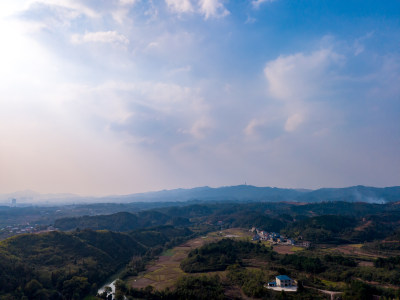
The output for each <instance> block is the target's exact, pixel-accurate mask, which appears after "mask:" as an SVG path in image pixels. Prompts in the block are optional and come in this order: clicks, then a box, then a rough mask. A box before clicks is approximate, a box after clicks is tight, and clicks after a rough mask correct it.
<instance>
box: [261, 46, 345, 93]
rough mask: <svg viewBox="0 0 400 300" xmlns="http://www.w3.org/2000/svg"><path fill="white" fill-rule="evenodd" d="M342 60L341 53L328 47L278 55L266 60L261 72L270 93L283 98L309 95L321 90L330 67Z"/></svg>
mask: <svg viewBox="0 0 400 300" xmlns="http://www.w3.org/2000/svg"><path fill="white" fill-rule="evenodd" d="M341 61H343V56H341V55H339V54H337V53H335V52H334V51H332V50H331V49H322V50H319V51H315V52H313V53H311V54H309V55H306V54H304V53H297V54H293V55H288V56H283V55H282V56H279V57H278V58H277V59H276V60H273V61H271V62H268V63H267V65H266V67H265V69H264V74H265V77H266V78H267V80H268V89H269V92H270V94H271V95H272V96H274V97H276V98H278V99H281V100H286V101H296V100H298V99H310V98H312V97H314V96H316V95H317V94H318V93H319V92H321V91H322V90H323V86H321V85H325V84H326V83H327V81H329V79H331V78H330V77H331V76H332V74H331V73H330V70H329V69H330V68H331V67H332V66H335V65H337V64H340V63H341Z"/></svg>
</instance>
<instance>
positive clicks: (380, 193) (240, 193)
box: [102, 185, 400, 204]
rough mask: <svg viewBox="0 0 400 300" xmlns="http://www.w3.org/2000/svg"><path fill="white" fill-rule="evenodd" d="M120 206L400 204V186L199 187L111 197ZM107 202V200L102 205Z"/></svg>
mask: <svg viewBox="0 0 400 300" xmlns="http://www.w3.org/2000/svg"><path fill="white" fill-rule="evenodd" d="M108 199H109V200H112V201H118V202H134V201H189V200H200V201H221V200H222V201H268V202H279V201H294V202H322V201H346V202H367V203H379V204H382V203H386V202H396V201H400V186H395V187H385V188H376V187H367V186H361V185H360V186H353V187H347V188H322V189H318V190H305V189H282V188H271V187H256V186H251V185H238V186H226V187H219V188H210V187H198V188H193V189H175V190H164V191H158V192H149V193H141V194H131V195H126V196H114V197H109V198H108ZM105 200H106V199H105V198H103V199H102V201H105Z"/></svg>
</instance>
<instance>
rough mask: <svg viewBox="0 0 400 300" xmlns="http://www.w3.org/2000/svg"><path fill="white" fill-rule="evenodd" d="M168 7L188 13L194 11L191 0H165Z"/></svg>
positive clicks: (178, 11)
mask: <svg viewBox="0 0 400 300" xmlns="http://www.w3.org/2000/svg"><path fill="white" fill-rule="evenodd" d="M165 2H166V3H167V6H168V8H169V9H170V10H171V11H173V12H176V13H187V12H192V11H193V6H192V3H191V2H190V0H165Z"/></svg>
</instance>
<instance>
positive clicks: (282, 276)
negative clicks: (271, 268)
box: [276, 275, 291, 280]
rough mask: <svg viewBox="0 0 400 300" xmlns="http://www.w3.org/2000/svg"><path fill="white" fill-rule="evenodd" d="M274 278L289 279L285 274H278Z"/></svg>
mask: <svg viewBox="0 0 400 300" xmlns="http://www.w3.org/2000/svg"><path fill="white" fill-rule="evenodd" d="M276 278H277V279H279V280H291V279H290V277H289V276H286V275H279V276H276Z"/></svg>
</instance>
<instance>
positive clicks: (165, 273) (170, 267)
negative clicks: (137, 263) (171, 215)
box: [128, 228, 251, 290]
mask: <svg viewBox="0 0 400 300" xmlns="http://www.w3.org/2000/svg"><path fill="white" fill-rule="evenodd" d="M227 237H229V238H237V239H250V238H251V234H250V233H249V232H248V231H246V230H242V229H236V228H232V229H227V230H223V231H219V232H213V233H210V234H208V235H207V236H204V237H199V238H196V239H193V240H190V241H187V242H186V243H184V244H182V245H179V246H177V247H175V248H173V249H169V250H167V251H165V252H164V253H162V255H161V256H160V257H159V258H158V260H157V261H155V262H154V263H152V264H151V265H150V266H149V267H148V268H147V270H146V271H145V272H143V273H142V274H140V275H139V276H135V277H131V278H129V280H128V283H129V285H130V286H132V287H134V288H144V287H146V286H148V285H151V286H153V287H154V288H155V289H157V290H162V289H165V288H167V287H169V288H171V287H172V286H173V285H174V283H175V281H176V280H177V279H178V278H179V277H181V276H183V275H185V274H186V273H185V272H183V271H182V270H181V268H180V263H181V261H182V260H183V259H185V258H186V257H187V255H188V253H189V252H190V251H191V250H192V249H195V248H198V247H201V246H203V245H204V244H206V243H211V242H216V241H219V240H221V239H223V238H227ZM213 273H218V274H220V275H221V276H222V277H224V275H225V274H224V272H213Z"/></svg>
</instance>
